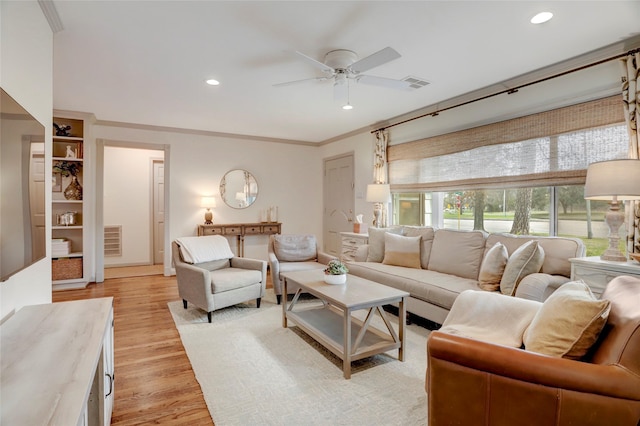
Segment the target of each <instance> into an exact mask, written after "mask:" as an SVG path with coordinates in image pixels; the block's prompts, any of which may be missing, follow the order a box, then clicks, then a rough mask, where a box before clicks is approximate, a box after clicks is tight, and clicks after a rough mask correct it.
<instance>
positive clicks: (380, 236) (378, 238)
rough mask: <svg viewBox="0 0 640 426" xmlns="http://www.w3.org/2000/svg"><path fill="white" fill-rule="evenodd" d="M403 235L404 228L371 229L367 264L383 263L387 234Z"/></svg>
mask: <svg viewBox="0 0 640 426" xmlns="http://www.w3.org/2000/svg"><path fill="white" fill-rule="evenodd" d="M387 232H389V233H392V234H396V235H402V233H403V232H402V228H400V227H392V228H369V243H368V244H369V251H368V253H367V262H378V263H380V262H382V259H384V235H385V233H387Z"/></svg>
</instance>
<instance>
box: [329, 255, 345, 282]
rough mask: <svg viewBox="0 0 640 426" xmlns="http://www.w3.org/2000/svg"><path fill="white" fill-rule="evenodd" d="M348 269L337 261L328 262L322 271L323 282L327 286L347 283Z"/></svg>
mask: <svg viewBox="0 0 640 426" xmlns="http://www.w3.org/2000/svg"><path fill="white" fill-rule="evenodd" d="M348 272H349V268H347V266H346V265H345V264H344V263H342V262H340V261H339V260H337V259H333V260H330V261H329V263H327V267H326V268H325V269H324V282H325V283H327V284H334V285H339V284H344V283H346V282H347V273H348Z"/></svg>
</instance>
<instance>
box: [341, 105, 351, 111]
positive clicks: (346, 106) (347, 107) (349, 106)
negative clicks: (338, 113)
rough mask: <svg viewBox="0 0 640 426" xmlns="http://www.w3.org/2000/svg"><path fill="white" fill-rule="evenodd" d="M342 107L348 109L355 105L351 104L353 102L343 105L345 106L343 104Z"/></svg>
mask: <svg viewBox="0 0 640 426" xmlns="http://www.w3.org/2000/svg"><path fill="white" fill-rule="evenodd" d="M342 109H347V110H348V109H353V105H351V104H346V105H343V106H342Z"/></svg>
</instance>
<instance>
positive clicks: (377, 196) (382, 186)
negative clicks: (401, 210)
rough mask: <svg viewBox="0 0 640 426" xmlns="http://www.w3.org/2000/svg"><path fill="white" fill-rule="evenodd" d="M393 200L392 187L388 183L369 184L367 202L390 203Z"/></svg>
mask: <svg viewBox="0 0 640 426" xmlns="http://www.w3.org/2000/svg"><path fill="white" fill-rule="evenodd" d="M389 201H391V188H390V187H389V184H386V183H372V184H369V185H367V202H369V203H388V202H389Z"/></svg>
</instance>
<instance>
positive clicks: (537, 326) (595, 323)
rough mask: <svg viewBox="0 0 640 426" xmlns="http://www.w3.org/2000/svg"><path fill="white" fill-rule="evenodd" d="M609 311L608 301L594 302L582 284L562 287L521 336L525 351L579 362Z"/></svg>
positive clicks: (571, 283)
mask: <svg viewBox="0 0 640 426" xmlns="http://www.w3.org/2000/svg"><path fill="white" fill-rule="evenodd" d="M609 310H610V302H609V301H608V300H599V299H596V297H595V296H594V295H593V293H592V292H591V289H590V288H589V286H588V285H587V284H585V283H584V282H582V281H571V282H568V283H566V284H563V285H562V286H560V288H559V289H558V290H556V291H555V292H554V293H553V294H552V295H551V296H549V298H548V299H547V300H545V302H544V303H543V305H542V307H541V308H540V311H538V313H537V314H536V316H535V317H534V318H533V320H532V321H531V325H530V326H529V328H528V329H527V331H526V333H525V335H524V346H525V349H527V350H529V351H532V352H538V353H542V354H545V355H550V356H555V357H563V358H569V359H580V358H582V357H583V356H584V355H585V354H586V353H587V352H588V350H589V348H591V346H592V345H593V344H594V343H595V342H596V340H597V339H598V336H599V335H600V332H601V331H602V328H603V327H604V325H605V323H606V322H607V318H608V316H609Z"/></svg>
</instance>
